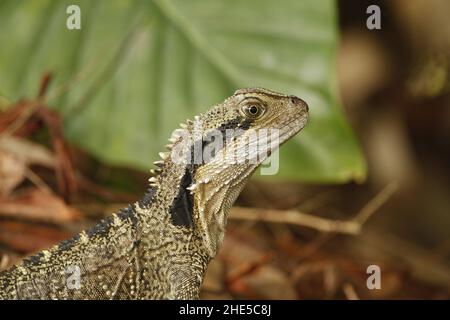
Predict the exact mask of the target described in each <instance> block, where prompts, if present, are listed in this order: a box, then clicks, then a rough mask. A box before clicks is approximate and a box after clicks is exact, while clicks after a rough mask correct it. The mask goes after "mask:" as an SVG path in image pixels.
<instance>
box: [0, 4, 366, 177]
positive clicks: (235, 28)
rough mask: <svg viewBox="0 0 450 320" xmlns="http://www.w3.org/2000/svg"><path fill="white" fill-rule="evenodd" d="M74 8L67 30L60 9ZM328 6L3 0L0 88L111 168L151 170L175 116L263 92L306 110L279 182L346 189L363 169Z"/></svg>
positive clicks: (178, 118)
mask: <svg viewBox="0 0 450 320" xmlns="http://www.w3.org/2000/svg"><path fill="white" fill-rule="evenodd" d="M70 4H78V5H79V6H80V8H81V27H82V28H81V30H68V29H67V28H66V19H67V17H68V14H67V13H66V8H67V6H68V5H70ZM336 20H337V14H336V4H335V2H334V1H332V0H321V1H317V0H303V1H298V0H282V1H273V0H215V1H206V0H172V1H169V0H154V1H146V2H144V1H137V0H136V1H124V0H97V1H90V0H86V1H55V0H39V1H34V0H22V1H17V0H6V1H1V2H0V43H1V50H0V91H1V92H2V94H3V95H4V97H6V98H7V99H8V100H10V101H14V100H17V99H19V98H22V97H23V98H25V97H26V98H30V97H34V96H36V94H37V90H38V87H39V79H40V78H41V76H42V75H43V73H44V72H46V71H50V72H51V73H52V74H53V80H52V83H51V86H50V88H49V92H48V98H49V104H50V105H51V106H52V107H55V108H57V109H58V110H60V111H61V112H62V113H63V114H64V116H65V126H66V127H65V133H66V136H67V137H68V139H69V140H70V141H72V142H73V143H75V144H77V145H79V146H81V147H82V148H84V149H87V150H89V151H90V152H91V153H92V154H93V155H95V156H96V157H98V158H100V159H102V160H104V161H106V162H108V163H112V164H120V165H127V166H132V167H137V168H141V169H148V168H149V167H150V164H151V163H152V161H154V160H156V153H157V151H161V149H162V148H163V145H164V144H165V143H166V139H167V137H168V136H169V134H170V133H171V131H172V130H173V129H175V128H176V127H177V126H178V123H179V122H180V121H184V120H185V119H186V118H192V117H193V116H194V115H195V114H197V113H200V112H203V111H205V109H206V108H207V107H208V106H210V105H212V104H215V103H217V102H220V101H222V100H223V99H224V98H225V97H227V96H229V95H230V94H232V93H233V91H234V90H235V89H237V88H240V87H248V86H261V87H266V88H269V89H273V90H276V91H280V92H284V93H289V94H295V95H298V96H299V97H301V98H303V99H304V100H305V101H307V102H308V104H309V105H310V122H309V124H308V126H307V128H306V129H305V130H304V131H303V132H302V133H301V134H299V135H298V136H297V137H296V138H295V139H293V140H292V141H290V142H289V143H288V144H286V145H285V146H284V147H283V148H282V150H281V152H280V154H281V163H280V172H279V174H278V178H282V179H288V180H302V181H311V182H343V181H347V180H349V179H361V178H363V177H364V176H365V170H366V169H365V162H364V159H363V157H362V155H361V152H360V150H359V148H358V145H357V142H356V140H355V138H354V136H353V134H352V131H351V129H350V127H349V125H348V124H347V123H346V121H345V119H344V117H343V115H342V112H341V110H340V107H339V104H338V102H337V100H338V98H337V93H336V79H335V78H336V71H335V58H336V48H337V40H338V30H337V21H336Z"/></svg>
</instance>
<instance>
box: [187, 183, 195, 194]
mask: <svg viewBox="0 0 450 320" xmlns="http://www.w3.org/2000/svg"><path fill="white" fill-rule="evenodd" d="M196 188H197V184H195V183H193V184H191V185H190V186H189V187H186V189H187V190H189V191H191V193H192V191H194V190H195V189H196Z"/></svg>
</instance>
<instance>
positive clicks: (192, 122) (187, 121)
mask: <svg viewBox="0 0 450 320" xmlns="http://www.w3.org/2000/svg"><path fill="white" fill-rule="evenodd" d="M186 123H187V124H188V125H193V124H194V121H192V120H191V119H187V120H186Z"/></svg>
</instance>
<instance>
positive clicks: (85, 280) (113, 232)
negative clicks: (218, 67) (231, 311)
mask: <svg viewBox="0 0 450 320" xmlns="http://www.w3.org/2000/svg"><path fill="white" fill-rule="evenodd" d="M251 106H256V107H257V111H258V113H257V115H256V116H254V115H251V114H249V113H248V110H249V107H251ZM253 111H254V110H253ZM307 119H308V106H307V105H306V103H305V102H303V101H302V100H300V99H299V98H297V97H295V96H288V95H283V94H279V93H275V92H272V91H269V90H265V89H260V88H249V89H241V90H238V91H236V92H235V93H234V95H232V96H231V97H229V98H227V99H226V100H225V101H224V102H222V103H221V104H217V105H215V106H213V107H212V108H211V109H210V110H209V111H208V112H207V113H205V114H204V115H201V116H199V117H196V118H195V122H193V121H188V122H187V123H186V124H183V125H182V127H183V128H185V129H186V130H187V131H188V132H189V133H190V134H192V132H194V131H195V130H194V127H195V125H196V124H197V123H199V122H201V123H202V125H203V131H202V133H201V134H200V135H202V136H200V137H196V136H195V134H192V135H193V139H192V140H193V141H197V142H198V141H200V142H201V138H202V137H203V138H204V137H205V136H206V135H207V134H208V132H210V131H211V130H214V129H218V130H219V131H221V132H225V130H226V129H241V134H240V135H236V136H235V137H234V138H233V139H230V140H227V141H224V144H223V150H224V151H227V149H229V148H232V147H236V146H237V145H238V143H239V142H240V141H244V140H242V139H244V138H246V137H247V133H248V132H250V131H251V130H249V129H261V128H276V129H278V130H279V133H280V144H281V143H283V142H285V141H286V140H288V139H289V138H291V137H292V136H294V135H295V134H296V133H297V132H299V131H300V130H301V129H302V128H303V127H304V126H305V125H306V122H307ZM169 140H170V141H171V145H169V146H168V148H169V149H170V150H175V149H177V147H180V146H182V144H181V143H182V142H183V138H182V137H180V134H179V131H175V132H174V134H173V135H172V137H171V138H170V139H169ZM194 143H195V142H194ZM177 150H178V151H179V150H182V152H181V154H182V155H184V156H187V155H190V154H191V153H192V150H194V149H193V145H188V146H186V147H183V148H178V149H177ZM171 155H172V154H170V153H163V154H161V158H162V161H157V162H155V164H156V165H157V169H156V170H154V177H152V178H151V179H150V188H149V190H148V191H147V193H146V195H145V196H144V197H143V198H142V199H141V200H140V201H138V202H136V203H134V204H131V205H130V206H129V207H128V208H125V209H123V210H121V211H120V212H119V213H117V214H113V215H112V216H110V217H108V218H106V219H104V220H102V221H101V222H100V223H99V224H97V225H96V226H94V227H93V228H92V229H91V230H88V231H83V232H81V233H80V234H78V235H76V236H75V237H73V238H72V239H70V240H66V241H64V242H62V243H60V244H59V245H56V246H54V247H53V248H51V249H49V250H44V251H41V252H40V253H38V254H36V255H34V256H31V257H29V258H27V259H25V260H24V261H22V263H20V264H19V265H17V266H13V267H12V268H11V269H9V270H6V271H4V272H2V273H0V299H1V298H3V299H196V298H198V295H199V291H200V286H201V284H202V281H203V276H204V274H205V271H206V268H207V266H208V263H209V261H210V260H211V259H212V258H213V257H214V256H215V255H216V253H217V251H218V249H219V246H220V245H221V243H222V239H223V236H224V232H225V226H226V222H227V218H228V213H229V210H230V208H231V206H232V204H233V203H234V201H235V200H236V198H237V196H238V195H239V193H240V192H241V190H242V188H243V187H244V185H245V183H246V181H247V180H248V179H249V177H250V176H251V174H252V173H253V172H254V171H255V169H256V168H257V167H258V165H259V164H260V163H261V162H262V161H263V160H264V159H259V160H258V162H257V163H248V162H247V163H241V164H232V165H226V164H225V163H224V161H219V160H217V159H218V158H213V159H211V161H208V162H205V163H202V164H189V163H179V162H177V163H174V161H173V157H172V156H171ZM74 266H75V267H76V268H78V270H79V279H80V282H79V284H80V287H75V288H74V286H70V285H69V284H70V283H72V280H73V275H74V269H73V267H74Z"/></svg>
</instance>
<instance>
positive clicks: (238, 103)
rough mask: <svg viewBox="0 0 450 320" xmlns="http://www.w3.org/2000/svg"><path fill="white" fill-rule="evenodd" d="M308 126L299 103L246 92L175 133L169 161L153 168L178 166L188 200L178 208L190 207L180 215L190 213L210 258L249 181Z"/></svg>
mask: <svg viewBox="0 0 450 320" xmlns="http://www.w3.org/2000/svg"><path fill="white" fill-rule="evenodd" d="M307 120H308V106H307V104H306V103H305V102H304V101H303V100H301V99H300V98H297V97H295V96H292V95H285V94H280V93H276V92H273V91H270V90H266V89H262V88H247V89H240V90H237V91H236V92H235V93H234V94H233V95H232V96H230V97H229V98H227V99H226V100H225V101H223V102H222V103H219V104H217V105H215V106H213V107H212V108H211V109H210V110H208V111H207V112H206V113H205V114H202V115H200V116H196V117H195V119H194V121H187V123H185V124H182V125H181V128H180V129H177V130H175V131H174V133H173V134H172V137H171V138H170V139H169V140H170V141H171V145H169V146H168V147H169V150H171V152H170V157H169V155H168V154H167V153H165V154H163V155H162V157H163V160H164V161H163V162H161V161H158V162H156V164H157V165H158V166H160V167H163V168H164V167H166V166H165V164H166V163H167V162H168V161H169V162H170V163H171V166H168V167H172V168H173V164H179V168H180V172H182V175H183V181H182V182H180V185H181V186H182V188H183V187H184V188H186V190H185V191H186V193H189V194H186V195H183V196H178V202H182V204H181V205H179V206H177V207H178V208H180V207H181V208H185V207H186V206H191V205H192V208H191V209H190V210H183V214H182V215H183V216H186V215H189V213H192V220H193V221H192V222H193V227H194V230H195V232H198V233H199V236H200V237H201V238H202V240H203V241H204V244H205V247H206V248H207V251H208V253H209V255H210V256H211V257H213V256H214V255H215V254H216V253H217V250H218V247H219V246H220V244H221V242H222V240H223V236H224V232H225V226H226V222H227V219H228V213H229V210H230V208H231V206H232V204H233V203H234V202H235V200H236V198H237V197H238V195H239V193H240V192H241V190H242V189H243V187H244V185H245V183H246V182H247V180H248V179H249V178H250V176H251V175H252V173H253V172H254V171H255V170H256V169H257V167H258V166H259V165H260V164H261V162H262V161H264V160H265V159H266V158H267V157H268V156H269V155H270V154H271V152H272V151H274V150H275V149H277V148H278V147H279V145H281V144H282V143H284V142H285V141H287V140H288V139H289V138H291V137H292V136H294V135H295V134H296V133H298V132H299V131H300V130H301V129H302V128H303V127H304V126H305V125H306V122H307ZM159 170H162V171H164V169H159ZM152 179H153V181H154V182H155V183H158V181H159V180H158V178H152ZM161 179H162V178H161ZM186 181H187V182H186ZM179 199H183V201H180V200H179ZM189 225H190V224H189Z"/></svg>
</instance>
